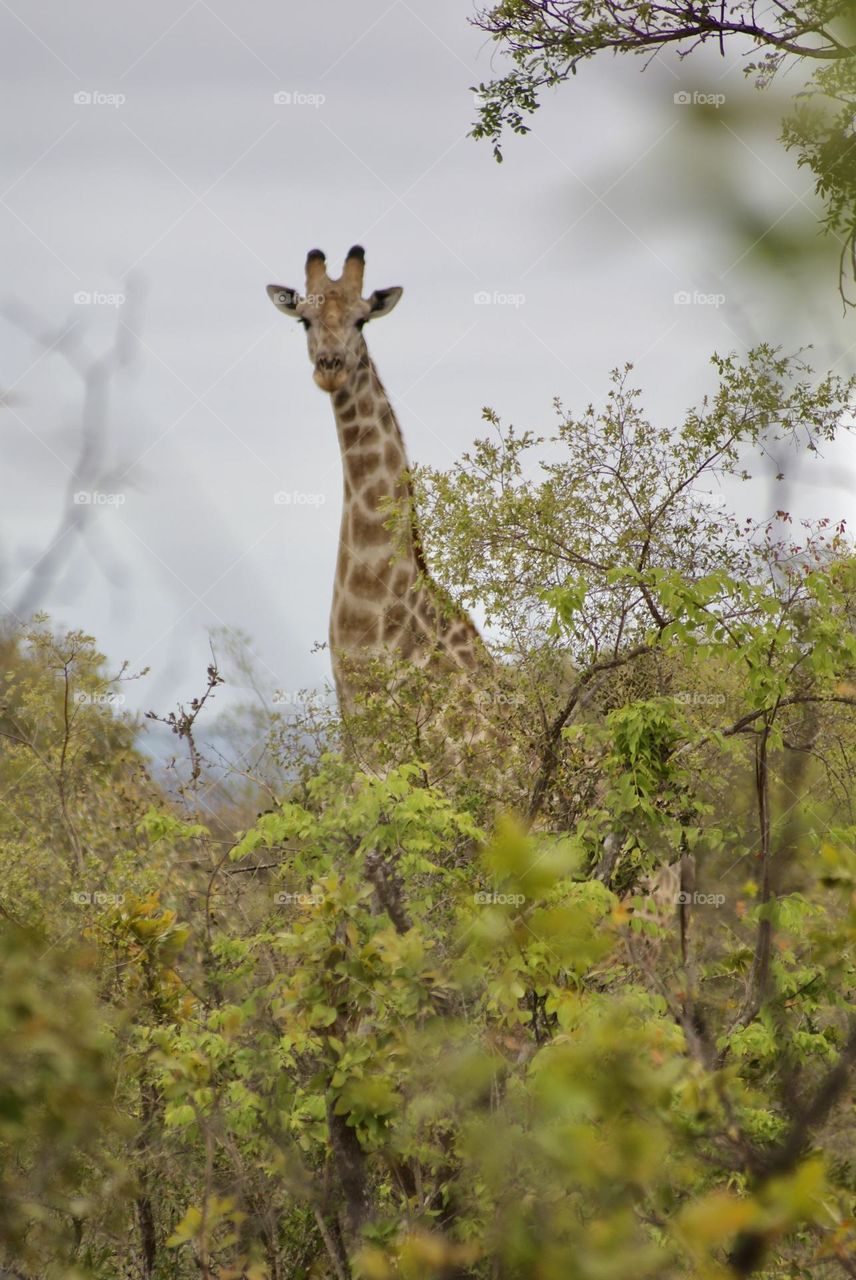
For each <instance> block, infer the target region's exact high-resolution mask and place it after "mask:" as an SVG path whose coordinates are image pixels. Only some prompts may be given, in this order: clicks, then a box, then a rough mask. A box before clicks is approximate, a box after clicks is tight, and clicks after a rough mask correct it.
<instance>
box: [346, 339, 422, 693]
mask: <svg viewBox="0 0 856 1280" xmlns="http://www.w3.org/2000/svg"><path fill="white" fill-rule="evenodd" d="M333 411H334V414H335V417H336V429H337V432H338V437H339V449H340V452H341V455H342V470H343V478H344V502H343V507H342V523H341V527H340V531H339V554H338V559H337V563H336V580H335V586H334V591H333V608H332V613H331V618H330V641H331V647H332V649H333V667H334V673H335V672H336V667H337V659H336V654H337V651H338V652H340V653H343V654H345V655H347V656H349V657H353V656H356V654H357V653H358V652H359V651H362V650H366V649H368V650H373V651H379V650H380V649H381V648H383V647H400V645H398V644H397V640H396V635H397V633H396V625H397V626H398V627H399V628H400V625H401V621H402V618H401V608H400V607H399V609H398V610H396V609H395V608H394V604H395V602H396V601H397V602H401V601H402V599H406V598H407V596H408V593H410V592H412V591H413V588H414V585H415V584H416V582H417V579H418V578H419V577H420V575H423V574H424V573H425V561H424V558H423V554H422V547H421V543H420V540H419V533H418V529H417V527H416V522H415V515H414V511H413V502H412V495H411V490H410V482H409V479H408V476H407V454H406V452H405V449H404V441H403V439H402V436H401V429H400V427H399V425H398V421H397V419H396V417H395V413H394V411H393V408H392V405H391V404H390V402H389V399H388V397H387V395H386V392H385V391H384V388H383V384H382V383H381V381H380V378H379V377H378V375H377V371H376V369H375V367H374V365H373V363H372V361H371V359H370V358H369V355H368V351H367V350H364V352H363V356H362V358H361V360H360V361H359V363H358V365H357V367H356V369H355V370H354V372H353V374H352V375H351V378H350V380H349V382H348V383H347V385H346V386H345V387H343V388H342V389H341V390H340V391H337V392H335V393H334V395H333ZM389 499H393V500H394V501H395V502H397V503H398V504H399V505H400V507H401V508H402V512H403V515H404V517H405V521H406V524H405V529H406V531H407V532H406V536H405V539H404V540H403V543H402V540H401V538H400V536H399V535H397V534H396V533H395V532H394V531H393V530H390V529H388V528H387V527H386V525H387V522H388V521H389V514H390V513H389V512H388V511H387V510H386V509H385V503H386V501H387V500H389ZM337 683H338V674H337Z"/></svg>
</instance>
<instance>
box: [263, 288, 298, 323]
mask: <svg viewBox="0 0 856 1280" xmlns="http://www.w3.org/2000/svg"><path fill="white" fill-rule="evenodd" d="M267 296H268V297H269V298H270V300H271V302H272V303H273V305H274V306H275V307H276V309H277V311H284V312H285V314H286V315H287V316H295V317H296V316H297V304H298V302H299V301H300V294H299V293H298V292H297V290H296V289H289V288H288V287H287V286H286V285H284V284H269V285H268V287H267Z"/></svg>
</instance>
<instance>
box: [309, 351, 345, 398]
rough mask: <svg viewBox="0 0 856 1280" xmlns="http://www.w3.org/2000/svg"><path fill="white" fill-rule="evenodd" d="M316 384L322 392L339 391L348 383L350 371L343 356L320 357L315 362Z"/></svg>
mask: <svg viewBox="0 0 856 1280" xmlns="http://www.w3.org/2000/svg"><path fill="white" fill-rule="evenodd" d="M314 378H315V382H316V383H317V385H318V386H319V387H320V388H321V390H322V391H338V390H340V388H341V387H343V386H344V385H345V383H346V382H347V381H348V370H347V369H346V368H345V362H344V360H343V359H342V357H341V356H319V357H318V359H317V360H316V362H315V373H314Z"/></svg>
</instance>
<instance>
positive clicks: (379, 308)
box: [367, 285, 404, 320]
mask: <svg viewBox="0 0 856 1280" xmlns="http://www.w3.org/2000/svg"><path fill="white" fill-rule="evenodd" d="M403 293H404V290H403V289H400V288H399V287H398V286H397V285H396V287H395V288H394V289H375V291H374V293H373V294H372V296H371V297H370V298H369V306H370V307H371V311H370V312H369V314H368V317H367V318H368V319H369V320H379V319H380V317H381V316H388V315H389V313H390V311H391V310H392V308H393V307H394V306H395V305H396V303H397V302H398V300H399V299H400V297H401V295H402V294H403Z"/></svg>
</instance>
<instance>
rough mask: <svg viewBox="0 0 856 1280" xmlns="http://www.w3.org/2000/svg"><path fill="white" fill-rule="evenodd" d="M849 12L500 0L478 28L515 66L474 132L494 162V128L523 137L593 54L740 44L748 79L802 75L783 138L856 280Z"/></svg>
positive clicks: (685, 52)
mask: <svg viewBox="0 0 856 1280" xmlns="http://www.w3.org/2000/svg"><path fill="white" fill-rule="evenodd" d="M854 19H856V13H854V7H853V3H852V0H819V2H818V0H806V2H805V3H799V4H796V5H785V4H780V3H776V4H774V5H772V6H769V7H768V8H766V9H765V10H764V11H763V12H760V11H759V7H758V5H757V4H756V3H755V0H736V2H731V3H725V2H724V0H723V3H722V4H720V5H715V6H711V5H708V4H706V3H698V2H697V0H674V3H671V2H668V0H667V2H666V3H659V2H655V3H648V2H647V0H639V2H636V3H629V4H623V3H616V2H615V0H594V3H590V2H589V0H502V3H500V4H496V5H491V6H490V7H487V8H483V9H481V10H480V11H479V13H478V15H477V17H476V18H475V23H476V25H477V26H478V27H480V28H481V29H482V30H483V31H486V32H487V33H488V34H489V35H490V36H491V37H492V38H493V39H494V40H495V41H496V42H497V43H498V44H499V46H500V48H501V49H502V51H503V53H504V54H506V55H507V56H508V57H509V58H510V60H511V62H512V70H511V71H509V72H508V73H507V74H506V75H504V76H501V77H499V78H497V79H495V80H493V81H491V82H490V83H488V84H487V85H485V84H482V85H480V86H479V93H480V94H481V95H482V104H481V107H480V115H479V120H478V123H477V124H476V126H475V128H474V130H473V135H474V136H475V137H476V138H488V139H490V140H491V141H492V142H493V145H494V153H495V155H496V157H497V159H501V158H502V151H501V140H502V135H503V132H504V131H505V130H506V129H511V130H512V131H514V132H515V133H520V134H524V133H526V132H528V129H529V126H528V125H527V123H526V119H527V117H528V116H531V114H532V113H533V112H534V111H535V110H536V109H537V108H538V106H539V103H540V96H541V92H542V90H543V89H545V88H549V87H552V86H555V85H559V84H563V83H565V82H566V81H567V80H568V79H569V78H570V77H571V76H573V75H575V74H576V72H577V70H578V68H579V67H580V65H581V64H583V63H585V62H587V61H589V60H591V59H592V58H594V57H595V56H596V55H597V54H600V53H606V52H612V53H631V54H641V55H642V56H643V57H645V58H648V59H650V58H653V57H654V56H655V55H656V54H657V53H658V51H660V50H662V49H668V48H674V49H675V50H676V51H677V52H678V54H679V56H680V57H682V58H684V57H688V56H689V55H691V54H692V53H693V51H694V50H696V49H698V48H701V47H702V46H705V45H713V46H715V47H716V48H718V49H719V51H720V52H721V53H723V55H724V53H725V48H726V42H727V43H728V44H729V45H730V44H732V43H734V42H737V43H739V44H742V45H744V46H748V47H749V48H750V49H752V50H755V51H757V57H755V58H754V59H752V60H751V61H750V62H748V63H747V65H746V74H747V76H751V77H753V78H754V80H755V83H756V85H757V86H758V87H759V88H764V87H766V86H768V85H769V84H770V83H771V81H772V80H773V79H774V77H776V76H777V74H778V73H780V72H782V71H783V69H784V68H785V67H786V66H787V64H789V63H790V64H792V65H793V64H796V65H797V66H798V67H799V68H800V69H801V70H802V71H803V72H804V83H803V85H802V86H801V88H800V89H799V91H798V92H797V94H796V95H795V99H794V110H793V112H792V114H791V115H790V116H789V117H788V118H787V119H786V121H785V122H784V126H783V133H782V140H783V142H784V144H785V146H786V147H788V148H794V149H795V150H796V152H797V155H798V163H799V164H800V165H804V166H806V167H807V168H808V169H809V170H810V171H811V173H812V174H813V175H814V178H815V188H816V191H817V193H818V194H819V195H820V196H821V197H822V199H823V201H824V203H825V214H824V216H823V226H824V228H825V230H826V231H827V232H829V233H830V234H832V235H833V236H835V237H836V238H838V239H839V240H840V241H841V245H842V248H841V258H840V279H839V286H840V288H841V292H842V297H843V298H844V300H845V303H846V304H848V305H851V304H850V303H849V300H848V299H847V297H846V292H845V277H846V276H847V275H849V276H851V277H856V199H854V194H856V138H854V134H853V116H854V108H856V23H855V22H854Z"/></svg>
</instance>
